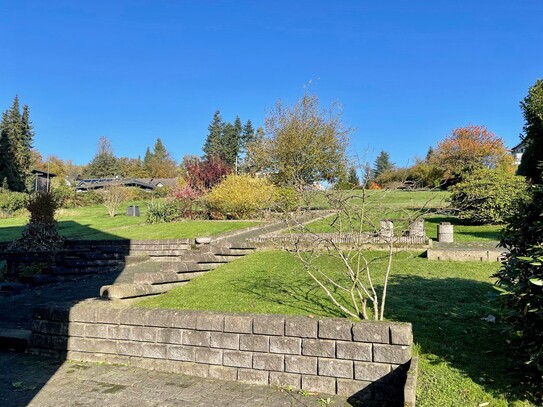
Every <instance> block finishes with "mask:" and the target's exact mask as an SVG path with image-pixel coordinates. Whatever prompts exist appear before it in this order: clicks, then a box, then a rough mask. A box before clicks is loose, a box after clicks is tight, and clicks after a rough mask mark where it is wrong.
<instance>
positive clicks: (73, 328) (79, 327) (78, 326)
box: [68, 322, 117, 338]
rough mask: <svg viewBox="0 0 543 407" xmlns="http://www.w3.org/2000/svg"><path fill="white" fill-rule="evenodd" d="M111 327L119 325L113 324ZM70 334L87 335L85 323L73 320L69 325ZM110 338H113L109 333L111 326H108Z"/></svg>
mask: <svg viewBox="0 0 543 407" xmlns="http://www.w3.org/2000/svg"><path fill="white" fill-rule="evenodd" d="M110 327H117V325H111V326H110ZM68 335H69V336H85V324H82V323H80V322H71V323H70V325H69V327H68ZM108 338H111V336H110V335H109V327H108Z"/></svg>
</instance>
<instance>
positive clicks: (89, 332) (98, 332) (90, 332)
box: [85, 324, 109, 338]
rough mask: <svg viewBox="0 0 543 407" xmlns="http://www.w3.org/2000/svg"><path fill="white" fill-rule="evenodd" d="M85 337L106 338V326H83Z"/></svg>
mask: <svg viewBox="0 0 543 407" xmlns="http://www.w3.org/2000/svg"><path fill="white" fill-rule="evenodd" d="M85 336H86V337H87V338H107V337H108V336H109V334H108V325H104V324H85Z"/></svg>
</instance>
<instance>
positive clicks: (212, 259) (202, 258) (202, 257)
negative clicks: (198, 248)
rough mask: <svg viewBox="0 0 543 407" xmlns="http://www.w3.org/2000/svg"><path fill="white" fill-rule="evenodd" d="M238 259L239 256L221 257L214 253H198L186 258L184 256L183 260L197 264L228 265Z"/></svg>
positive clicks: (188, 255) (190, 254)
mask: <svg viewBox="0 0 543 407" xmlns="http://www.w3.org/2000/svg"><path fill="white" fill-rule="evenodd" d="M236 258H238V256H220V255H215V254H212V253H198V252H193V253H189V254H187V255H186V256H183V260H185V261H187V260H188V261H192V262H196V263H228V262H230V261H233V260H236Z"/></svg>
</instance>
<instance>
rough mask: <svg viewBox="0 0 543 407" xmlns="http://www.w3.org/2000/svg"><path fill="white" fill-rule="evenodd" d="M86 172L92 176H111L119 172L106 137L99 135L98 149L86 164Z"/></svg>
mask: <svg viewBox="0 0 543 407" xmlns="http://www.w3.org/2000/svg"><path fill="white" fill-rule="evenodd" d="M86 173H87V175H88V176H90V177H94V178H112V177H115V176H116V175H118V174H119V165H118V161H117V158H115V156H114V155H113V148H112V147H111V142H110V141H109V139H108V138H107V137H100V140H99V141H98V151H97V152H96V155H95V156H94V158H93V159H92V161H91V162H90V163H89V165H88V166H87V171H86Z"/></svg>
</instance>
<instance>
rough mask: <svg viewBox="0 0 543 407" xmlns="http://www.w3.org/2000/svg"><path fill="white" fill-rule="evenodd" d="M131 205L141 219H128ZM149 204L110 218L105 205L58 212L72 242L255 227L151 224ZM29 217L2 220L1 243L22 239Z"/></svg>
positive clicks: (247, 224)
mask: <svg viewBox="0 0 543 407" xmlns="http://www.w3.org/2000/svg"><path fill="white" fill-rule="evenodd" d="M129 205H139V207H140V211H141V216H140V217H134V216H126V215H125V213H126V208H127V207H128V206H129ZM146 214H147V202H144V201H142V202H130V203H125V204H124V205H121V207H120V209H119V211H118V214H117V216H115V217H114V218H112V217H110V216H109V215H108V213H107V209H106V208H105V207H104V206H101V205H99V206H90V207H84V208H77V209H60V210H59V211H58V212H57V216H56V219H57V220H58V224H59V230H60V233H61V234H62V235H63V236H65V237H67V238H70V239H86V240H92V239H181V238H194V237H198V236H215V235H218V234H221V233H225V232H229V231H232V230H236V229H242V228H246V227H250V226H254V225H256V224H257V222H252V221H202V220H194V221H190V220H184V221H180V222H172V223H160V224H155V225H149V224H146V223H145V219H146ZM27 221H28V218H27V217H26V216H18V217H14V218H7V219H0V241H11V240H14V239H16V238H18V237H20V236H21V231H22V229H23V226H24V225H25V223H26V222H27Z"/></svg>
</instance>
